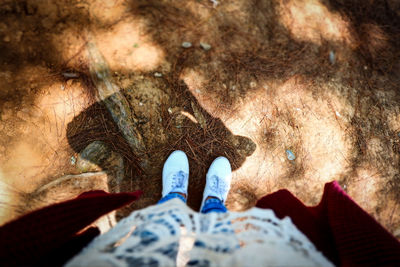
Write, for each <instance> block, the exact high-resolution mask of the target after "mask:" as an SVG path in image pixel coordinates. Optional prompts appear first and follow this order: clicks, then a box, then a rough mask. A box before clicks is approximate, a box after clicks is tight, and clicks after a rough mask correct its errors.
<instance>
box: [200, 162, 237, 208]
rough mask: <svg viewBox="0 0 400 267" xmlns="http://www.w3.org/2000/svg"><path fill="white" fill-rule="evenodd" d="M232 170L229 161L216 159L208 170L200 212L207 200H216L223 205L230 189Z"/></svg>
mask: <svg viewBox="0 0 400 267" xmlns="http://www.w3.org/2000/svg"><path fill="white" fill-rule="evenodd" d="M231 180H232V169H231V164H230V163H229V160H228V159H227V158H225V157H218V158H216V159H215V160H214V161H213V162H212V163H211V166H210V168H209V169H208V172H207V176H206V187H205V188H204V193H203V201H202V203H201V208H200V210H202V209H203V206H204V202H205V201H206V199H208V198H218V199H219V200H221V201H222V203H225V201H226V198H227V196H228V193H229V189H230V188H231Z"/></svg>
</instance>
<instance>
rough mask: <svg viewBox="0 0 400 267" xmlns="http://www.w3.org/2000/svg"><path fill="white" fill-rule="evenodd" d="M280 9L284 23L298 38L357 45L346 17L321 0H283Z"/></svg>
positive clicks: (318, 42) (316, 41)
mask: <svg viewBox="0 0 400 267" xmlns="http://www.w3.org/2000/svg"><path fill="white" fill-rule="evenodd" d="M279 11H280V16H281V21H282V23H283V25H285V27H287V28H288V29H289V31H290V32H291V34H292V35H293V36H294V37H295V38H296V39H297V40H300V41H310V42H315V43H317V44H322V42H323V41H331V42H337V43H343V44H345V45H348V46H350V47H355V46H356V43H355V40H354V38H353V37H352V36H351V32H350V31H351V28H350V24H349V22H348V21H346V17H342V16H340V14H338V13H337V12H335V13H334V12H332V11H330V10H329V9H328V8H327V7H326V6H325V5H324V4H323V3H322V2H321V1H319V0H302V1H298V0H290V1H282V5H281V6H280V9H279Z"/></svg>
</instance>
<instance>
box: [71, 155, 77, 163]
mask: <svg viewBox="0 0 400 267" xmlns="http://www.w3.org/2000/svg"><path fill="white" fill-rule="evenodd" d="M70 160H71V165H75V163H76V158H75V157H74V156H72V157H71V159H70Z"/></svg>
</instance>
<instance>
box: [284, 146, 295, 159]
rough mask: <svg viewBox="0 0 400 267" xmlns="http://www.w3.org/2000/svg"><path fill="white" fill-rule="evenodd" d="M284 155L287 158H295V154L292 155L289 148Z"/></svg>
mask: <svg viewBox="0 0 400 267" xmlns="http://www.w3.org/2000/svg"><path fill="white" fill-rule="evenodd" d="M286 156H287V158H288V160H295V159H296V156H295V155H294V153H293V152H292V151H291V150H289V149H286Z"/></svg>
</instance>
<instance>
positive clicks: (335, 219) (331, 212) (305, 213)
mask: <svg viewBox="0 0 400 267" xmlns="http://www.w3.org/2000/svg"><path fill="white" fill-rule="evenodd" d="M256 206H257V207H259V208H264V209H273V210H274V211H275V214H276V216H277V217H279V218H283V217H285V216H289V217H290V218H291V219H292V221H293V223H294V224H295V225H296V226H297V228H298V229H299V230H300V231H301V232H303V233H304V234H305V235H306V236H307V237H308V238H309V239H310V240H311V241H312V242H313V243H314V245H315V246H316V247H317V248H318V249H319V250H320V251H322V253H323V254H324V255H325V256H326V257H327V258H328V259H329V260H331V261H332V262H333V263H334V264H335V265H338V266H400V243H399V241H398V240H397V239H396V238H394V237H393V236H392V235H391V234H390V233H389V232H388V231H386V230H385V229H384V228H383V227H382V226H381V225H380V224H379V223H378V222H377V221H375V219H373V218H372V217H371V216H370V215H369V214H368V213H366V212H365V211H364V210H362V209H361V208H360V207H359V206H358V205H357V204H356V203H355V202H354V201H353V200H352V199H351V198H350V197H349V196H348V195H347V194H346V193H345V192H344V191H343V190H342V189H341V188H340V186H339V184H338V183H337V182H331V183H328V184H326V185H325V188H324V194H323V196H322V200H321V202H320V203H319V204H318V206H316V207H307V206H305V205H304V204H303V203H302V202H301V201H300V200H299V199H297V198H296V197H295V196H293V195H292V194H291V193H290V192H289V191H287V190H279V191H277V192H275V193H273V194H270V195H267V196H265V197H263V198H261V199H260V200H259V201H258V202H257V204H256Z"/></svg>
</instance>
